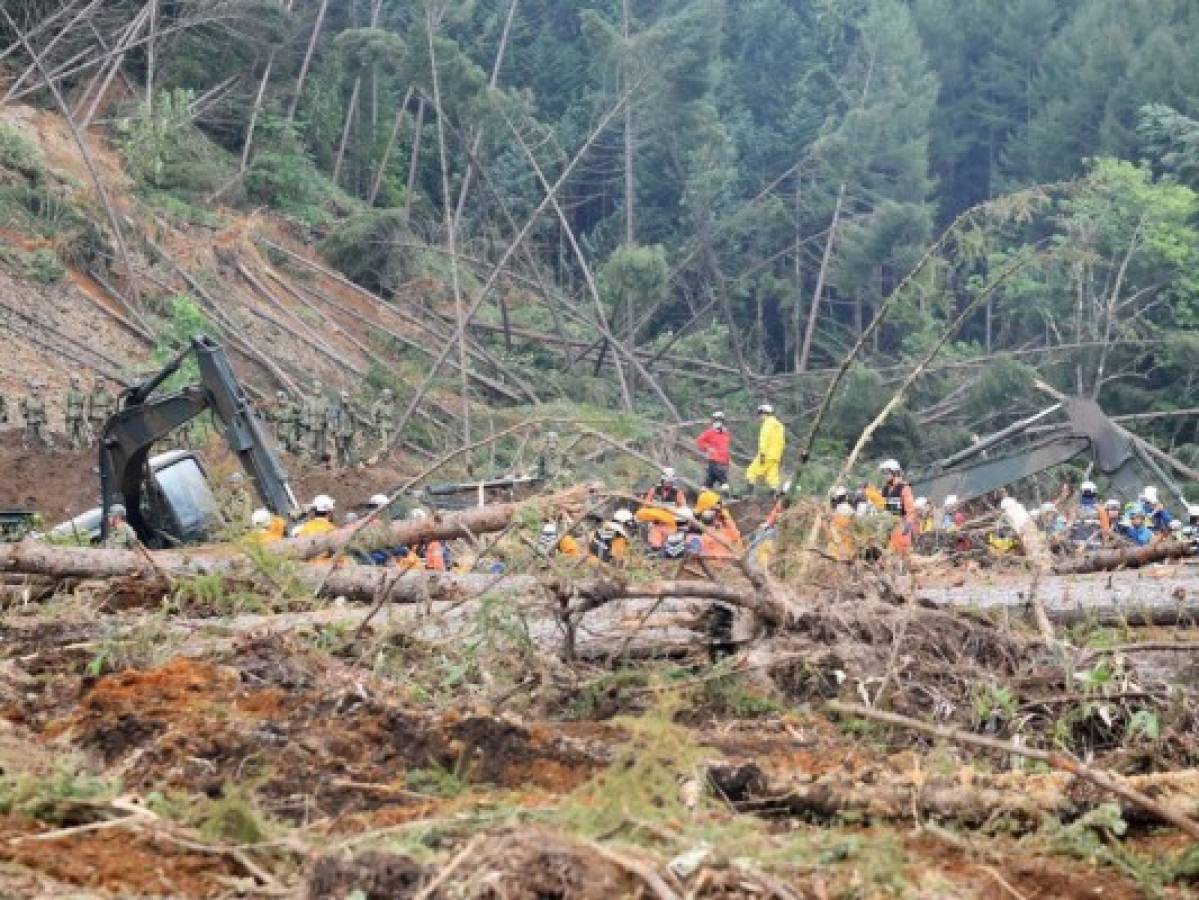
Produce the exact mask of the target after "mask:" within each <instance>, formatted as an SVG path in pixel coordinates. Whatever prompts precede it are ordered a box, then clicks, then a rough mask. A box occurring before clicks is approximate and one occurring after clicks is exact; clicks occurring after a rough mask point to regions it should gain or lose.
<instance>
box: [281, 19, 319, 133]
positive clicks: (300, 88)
mask: <svg viewBox="0 0 1199 900" xmlns="http://www.w3.org/2000/svg"><path fill="white" fill-rule="evenodd" d="M328 9H329V0H321V6H320V9H318V10H317V13H316V22H315V23H314V24H313V26H312V37H311V38H309V40H308V50H307V51H306V52H305V53H304V63H303V65H301V66H300V74H299V75H298V76H297V77H296V92H295V94H294V95H293V96H292V98H291V103H290V104H288V107H287V121H288V122H292V121H294V120H295V117H296V107H298V106H299V105H300V96H301V95H302V94H303V93H304V82H305V81H306V80H307V79H308V69H309V67H310V66H311V65H312V57H313V54H315V53H316V47H317V43H318V42H319V41H320V39H321V29H323V28H324V27H325V13H326V12H327V11H328Z"/></svg>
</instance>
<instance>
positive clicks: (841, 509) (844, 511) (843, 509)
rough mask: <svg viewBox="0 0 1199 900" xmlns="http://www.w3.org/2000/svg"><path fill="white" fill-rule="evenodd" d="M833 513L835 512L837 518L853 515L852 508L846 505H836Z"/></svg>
mask: <svg viewBox="0 0 1199 900" xmlns="http://www.w3.org/2000/svg"><path fill="white" fill-rule="evenodd" d="M833 512H835V513H836V514H837V515H839V516H852V515H853V507H852V506H850V505H849V504H848V503H838V504H837V508H836V509H835V510H833Z"/></svg>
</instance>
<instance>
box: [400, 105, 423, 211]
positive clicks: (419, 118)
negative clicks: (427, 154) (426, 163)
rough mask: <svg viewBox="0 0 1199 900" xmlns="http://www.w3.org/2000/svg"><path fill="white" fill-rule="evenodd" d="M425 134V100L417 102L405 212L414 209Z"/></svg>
mask: <svg viewBox="0 0 1199 900" xmlns="http://www.w3.org/2000/svg"><path fill="white" fill-rule="evenodd" d="M424 133H425V98H424V96H423V95H422V96H421V97H420V98H419V99H418V100H417V101H416V126H415V131H413V132H412V156H411V158H410V159H409V160H408V184H407V187H406V194H405V197H404V211H405V213H407V212H408V210H410V209H412V192H413V191H415V190H416V170H417V167H418V165H419V164H420V139H421V135H423V134H424Z"/></svg>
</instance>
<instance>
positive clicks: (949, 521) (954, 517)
mask: <svg viewBox="0 0 1199 900" xmlns="http://www.w3.org/2000/svg"><path fill="white" fill-rule="evenodd" d="M965 524H966V514H965V513H964V512H963V511H962V509H961V505H960V504H959V503H958V495H957V494H949V495H948V496H947V497H946V498H945V503H944V504H943V506H942V513H941V530H942V531H957V530H958V529H959V528H961V527H962V526H963V525H965Z"/></svg>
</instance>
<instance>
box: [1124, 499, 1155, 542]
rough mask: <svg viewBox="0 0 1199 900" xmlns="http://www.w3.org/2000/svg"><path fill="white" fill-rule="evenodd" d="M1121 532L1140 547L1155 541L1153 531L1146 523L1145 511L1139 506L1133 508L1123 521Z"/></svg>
mask: <svg viewBox="0 0 1199 900" xmlns="http://www.w3.org/2000/svg"><path fill="white" fill-rule="evenodd" d="M1121 533H1122V534H1123V535H1124V537H1126V538H1127V539H1128V540H1130V541H1132V542H1133V543H1134V544H1136V545H1137V546H1138V547H1145V546H1148V545H1149V544H1150V543H1151V542H1152V541H1153V532H1152V531H1151V530H1150V529H1149V526H1148V525H1146V524H1145V513H1144V511H1143V510H1141V509H1139V508H1135V507H1134V508H1133V510H1132V511H1131V513H1130V514H1129V516H1128V519H1127V520H1126V521H1124V522H1123V527H1122V529H1121Z"/></svg>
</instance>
